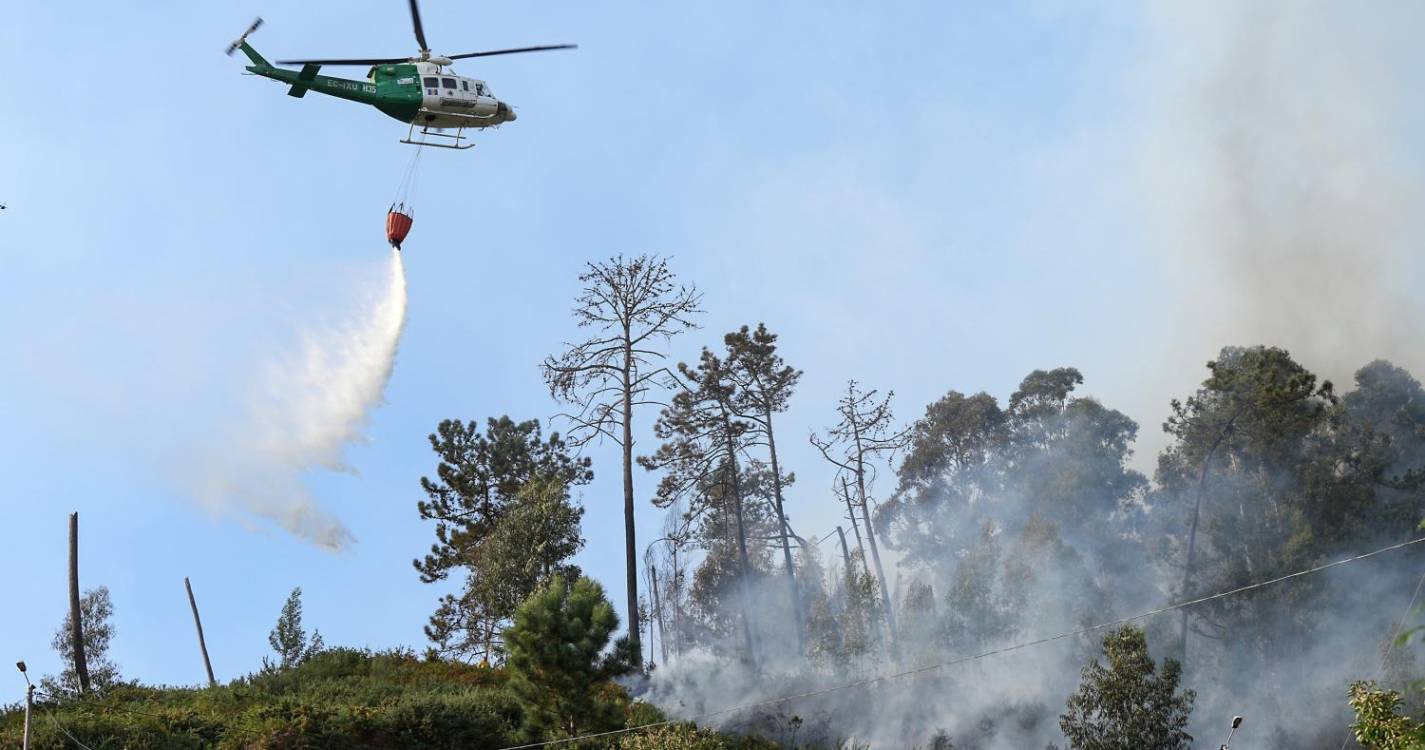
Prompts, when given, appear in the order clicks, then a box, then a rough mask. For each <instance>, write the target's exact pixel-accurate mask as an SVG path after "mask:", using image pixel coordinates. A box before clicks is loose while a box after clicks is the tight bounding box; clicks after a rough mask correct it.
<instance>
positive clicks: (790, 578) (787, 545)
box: [765, 409, 807, 653]
mask: <svg viewBox="0 0 1425 750" xmlns="http://www.w3.org/2000/svg"><path fill="white" fill-rule="evenodd" d="M765 416H766V419H767V453H768V455H769V456H771V459H772V499H773V500H775V501H776V503H777V526H778V529H779V531H780V535H781V537H782V560H783V562H785V563H786V566H787V587H788V588H789V589H790V592H791V595H792V614H793V615H794V616H795V617H796V623H797V648H798V650H799V651H800V652H801V653H806V646H807V643H806V627H805V624H804V619H805V618H804V617H803V615H802V597H801V592H799V591H798V590H797V574H796V568H795V567H794V566H793V565H792V545H791V542H790V540H788V539H787V537H788V536H789V534H788V529H787V514H786V513H785V512H783V511H782V470H781V468H780V467H779V466H778V465H777V441H776V440H775V439H773V437H772V411H771V410H770V409H768V410H767V412H766V414H765Z"/></svg>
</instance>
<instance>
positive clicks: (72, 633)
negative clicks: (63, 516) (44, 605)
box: [69, 513, 89, 694]
mask: <svg viewBox="0 0 1425 750" xmlns="http://www.w3.org/2000/svg"><path fill="white" fill-rule="evenodd" d="M83 619H84V618H83V616H82V613H81V612H80V607H79V514H78V513H71V514H69V639H70V647H71V648H72V649H73V650H74V675H75V677H77V678H78V680H79V692H80V693H81V694H87V693H88V692H89V663H88V662H87V661H85V659H84V624H83Z"/></svg>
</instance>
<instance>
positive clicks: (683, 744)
mask: <svg viewBox="0 0 1425 750" xmlns="http://www.w3.org/2000/svg"><path fill="white" fill-rule="evenodd" d="M779 747H781V745H778V744H777V743H775V742H771V741H768V740H764V739H761V738H758V737H734V736H731V735H726V734H719V733H717V732H714V731H712V730H711V729H702V728H699V727H698V726H696V725H694V724H687V723H680V724H670V725H668V726H664V727H658V728H657V729H649V730H645V731H642V732H632V733H630V734H627V735H624V736H623V738H621V739H620V740H619V741H618V744H617V745H616V746H615V748H616V750H776V748H779Z"/></svg>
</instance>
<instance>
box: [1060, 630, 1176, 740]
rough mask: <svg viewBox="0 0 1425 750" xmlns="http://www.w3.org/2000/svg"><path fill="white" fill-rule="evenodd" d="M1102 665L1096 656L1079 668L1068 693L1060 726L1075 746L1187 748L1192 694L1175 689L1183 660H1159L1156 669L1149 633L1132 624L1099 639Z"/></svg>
mask: <svg viewBox="0 0 1425 750" xmlns="http://www.w3.org/2000/svg"><path fill="white" fill-rule="evenodd" d="M1103 653H1104V656H1106V657H1107V659H1108V665H1107V666H1106V667H1105V666H1104V665H1102V664H1100V663H1099V661H1098V660H1097V659H1095V660H1094V661H1092V662H1090V663H1089V664H1088V666H1085V667H1084V669H1083V673H1082V674H1083V682H1082V683H1081V684H1080V686H1079V690H1078V692H1077V693H1075V694H1074V695H1072V696H1070V697H1069V703H1068V710H1067V712H1066V713H1064V714H1062V715H1061V716H1060V717H1059V728H1060V729H1062V730H1063V732H1064V736H1065V737H1066V738H1067V739H1068V740H1069V747H1071V748H1074V750H1144V749H1145V748H1153V750H1188V749H1189V748H1190V747H1191V746H1192V745H1191V743H1192V735H1189V734H1188V733H1187V731H1186V727H1187V723H1188V719H1189V717H1190V716H1191V715H1192V704H1193V701H1194V700H1195V699H1196V697H1197V696H1196V694H1195V693H1194V692H1193V691H1191V690H1187V691H1184V692H1178V682H1179V681H1180V680H1181V678H1182V666H1181V665H1180V664H1179V663H1178V662H1177V661H1175V660H1173V659H1165V660H1164V661H1163V669H1162V672H1161V673H1159V672H1158V669H1157V665H1156V664H1154V662H1153V657H1152V656H1150V655H1149V654H1148V639H1147V638H1146V637H1145V636H1144V634H1143V631H1142V630H1139V629H1137V628H1135V627H1133V626H1131V625H1125V626H1123V627H1122V628H1120V629H1118V630H1115V631H1113V632H1110V633H1109V634H1108V635H1106V636H1104V639H1103Z"/></svg>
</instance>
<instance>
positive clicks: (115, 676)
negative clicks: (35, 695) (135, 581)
mask: <svg viewBox="0 0 1425 750" xmlns="http://www.w3.org/2000/svg"><path fill="white" fill-rule="evenodd" d="M113 616H114V604H113V601H112V600H111V599H110V598H109V587H107V586H99V587H98V588H93V589H90V590H88V591H86V592H84V596H83V597H82V598H81V599H80V600H79V624H80V626H81V629H82V630H83V632H84V644H83V647H84V656H85V660H86V661H87V663H88V666H89V687H90V689H91V690H93V691H95V692H100V693H102V692H104V691H105V690H108V689H109V688H111V687H113V686H115V685H117V684H118V683H119V681H120V677H119V665H117V664H115V663H114V662H113V661H111V660H110V659H109V644H110V642H111V641H113V639H114V632H115V630H114V624H113V623H112V622H110V618H112V617H113ZM72 626H73V621H72V620H71V618H70V615H69V614H68V613H65V616H64V622H63V624H61V625H60V627H59V630H56V631H55V634H54V640H53V641H51V642H50V647H51V648H53V649H54V650H55V653H57V654H59V657H60V661H61V663H62V664H64V665H65V666H64V669H63V670H62V671H61V672H60V673H59V676H58V677H46V678H44V680H42V682H41V687H42V688H43V689H44V691H45V692H47V693H50V694H53V695H65V694H72V695H78V694H79V692H80V691H79V676H78V674H77V673H76V672H75V671H74V641H73V639H72V637H71V635H72V632H73V630H72Z"/></svg>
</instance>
